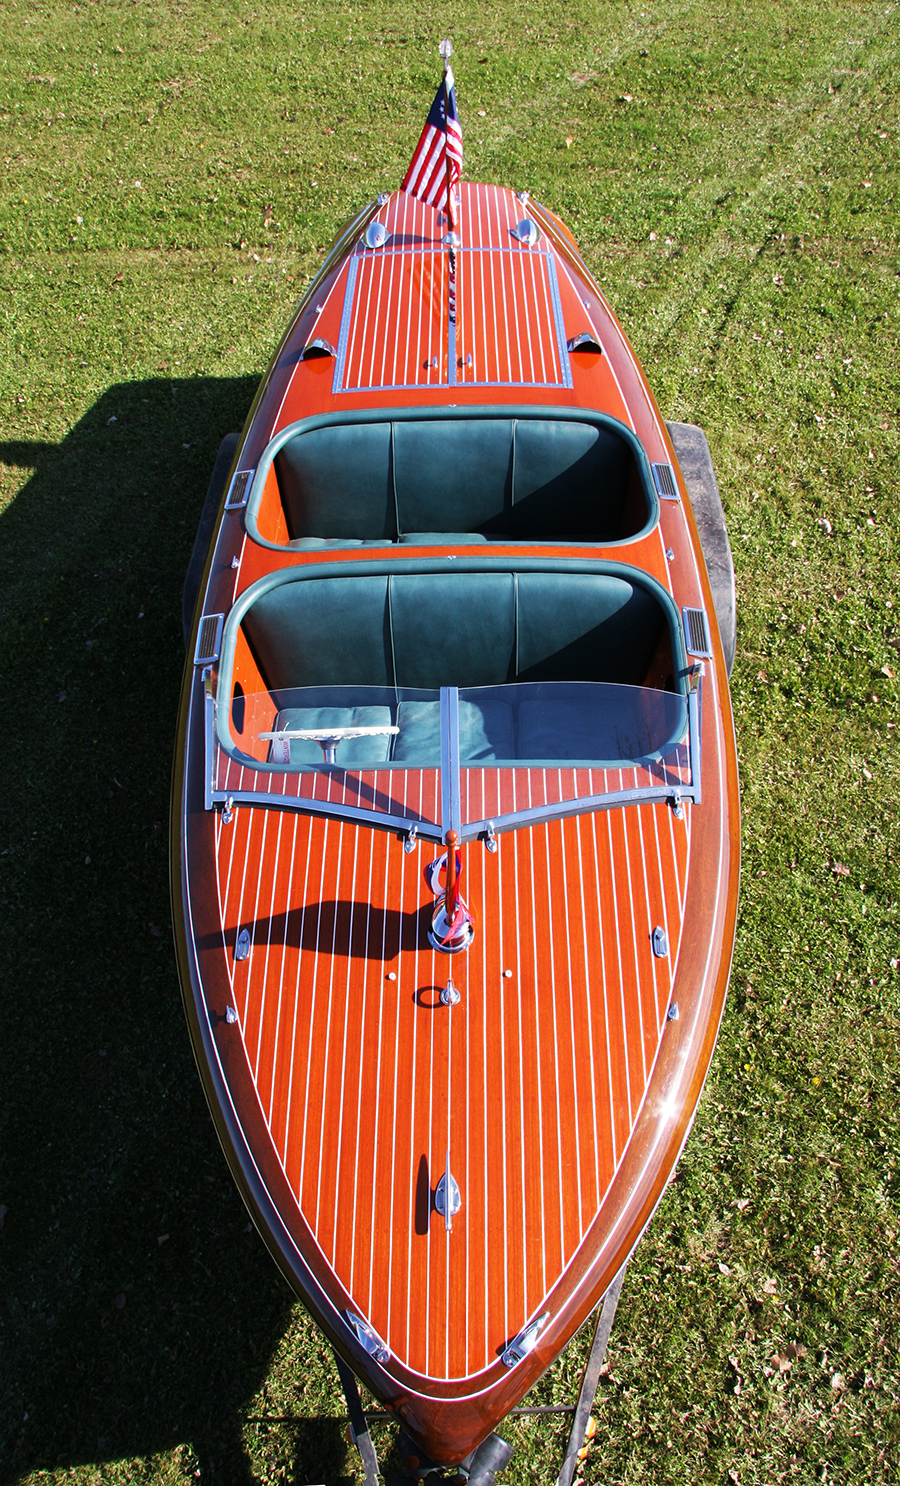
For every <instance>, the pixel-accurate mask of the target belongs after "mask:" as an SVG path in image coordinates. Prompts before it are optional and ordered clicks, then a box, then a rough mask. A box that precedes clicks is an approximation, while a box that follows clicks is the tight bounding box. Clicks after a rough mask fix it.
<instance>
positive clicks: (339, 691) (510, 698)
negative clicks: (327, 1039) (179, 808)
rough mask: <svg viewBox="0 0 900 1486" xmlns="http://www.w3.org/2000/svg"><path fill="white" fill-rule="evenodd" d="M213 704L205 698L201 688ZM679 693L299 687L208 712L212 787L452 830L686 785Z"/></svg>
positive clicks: (467, 831)
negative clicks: (209, 714)
mask: <svg viewBox="0 0 900 1486" xmlns="http://www.w3.org/2000/svg"><path fill="white" fill-rule="evenodd" d="M210 703H211V705H212V707H213V709H215V703H214V702H212V699H211V698H210ZM692 713H693V706H692V701H691V698H690V697H689V696H683V695H681V694H679V693H673V692H667V691H657V690H654V689H651V688H649V687H640V686H619V685H613V684H609V683H601V682H531V683H529V682H524V683H516V684H511V685H508V686H489V687H474V688H465V689H459V690H457V688H455V687H444V688H441V689H440V690H413V689H404V688H394V687H390V688H384V687H364V686H362V687H300V688H293V689H290V690H282V691H264V692H257V693H252V694H249V695H244V694H243V693H241V692H240V688H239V687H238V688H235V693H234V695H233V696H232V699H231V705H230V708H228V709H225V708H221V707H220V708H218V712H217V715H216V716H215V717H214V718H213V717H211V718H210V724H211V726H210V727H209V728H208V744H209V747H210V750H211V752H212V753H213V755H214V756H213V757H212V758H211V759H210V765H211V768H210V775H209V777H210V779H211V782H212V798H213V799H217V800H219V799H222V800H224V799H226V798H233V799H237V798H240V799H245V798H246V799H247V800H248V801H249V802H251V803H259V804H263V803H275V802H276V801H277V802H278V803H280V804H282V805H289V804H291V803H293V804H294V805H295V807H297V808H301V809H303V808H306V809H313V810H318V809H319V808H320V807H321V809H322V813H327V814H338V815H343V816H344V817H345V818H353V819H356V818H360V815H361V814H363V815H365V816H368V817H372V816H374V817H377V819H375V820H373V821H372V823H373V824H382V825H400V826H402V827H405V828H408V827H409V826H410V825H411V824H416V826H417V827H418V828H421V829H422V833H423V834H427V835H429V836H432V835H433V836H435V837H436V838H437V837H442V836H443V835H444V834H445V833H446V830H447V829H448V828H450V827H449V826H448V821H450V822H451V823H452V828H453V829H458V830H460V831H461V832H462V834H463V836H464V837H471V836H473V835H477V834H479V833H482V832H484V831H486V830H488V829H489V827H491V828H495V829H502V828H503V827H504V826H506V825H511V824H515V823H519V822H521V821H524V820H533V819H549V818H552V817H553V816H555V815H560V814H567V813H572V810H573V809H579V808H580V809H593V808H599V807H600V805H602V804H604V803H610V804H613V803H625V802H626V800H627V799H633V798H643V797H645V796H650V797H654V796H655V797H659V796H665V795H670V796H671V795H672V794H673V793H678V794H683V793H692V792H693V790H692V773H693V771H692V769H691V753H692V749H691V741H692V735H693V734H694V732H695V729H694V727H693V726H692V723H691V716H692Z"/></svg>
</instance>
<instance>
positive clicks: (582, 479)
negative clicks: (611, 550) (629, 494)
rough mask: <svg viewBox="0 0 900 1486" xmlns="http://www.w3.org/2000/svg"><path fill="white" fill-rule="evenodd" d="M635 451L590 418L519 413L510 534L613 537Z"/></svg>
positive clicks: (523, 536)
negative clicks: (586, 420)
mask: <svg viewBox="0 0 900 1486" xmlns="http://www.w3.org/2000/svg"><path fill="white" fill-rule="evenodd" d="M633 462H634V457H633V455H632V453H631V451H630V449H629V448H628V445H627V444H626V443H625V442H624V440H623V439H620V438H618V437H617V436H616V435H615V434H614V433H611V432H610V431H609V430H608V429H605V428H599V427H597V426H596V425H594V424H591V423H568V422H555V421H552V420H550V419H536V420H535V421H534V422H532V421H531V420H526V419H520V420H519V421H518V422H517V423H516V465H515V477H514V480H513V506H512V513H511V524H510V527H509V530H510V534H511V535H512V536H514V537H517V538H518V539H519V540H524V539H527V538H529V537H530V538H532V539H534V540H535V541H546V539H547V538H548V537H550V536H567V535H571V536H582V537H584V538H585V540H589V541H590V540H592V541H597V540H603V539H604V538H605V539H607V540H612V539H614V538H615V537H616V536H618V535H620V533H621V526H622V509H623V505H624V501H625V492H626V490H627V488H628V474H629V467H630V465H632V464H633Z"/></svg>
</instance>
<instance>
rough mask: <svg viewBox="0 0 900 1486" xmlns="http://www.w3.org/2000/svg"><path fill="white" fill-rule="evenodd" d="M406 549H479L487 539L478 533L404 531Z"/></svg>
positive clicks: (402, 540) (402, 539)
mask: <svg viewBox="0 0 900 1486" xmlns="http://www.w3.org/2000/svg"><path fill="white" fill-rule="evenodd" d="M400 541H401V542H402V543H403V544H404V546H406V547H480V546H482V545H483V544H484V543H485V542H486V541H487V537H486V536H485V535H484V534H483V533H482V532H480V531H405V532H404V533H403V536H402V537H401V538H400Z"/></svg>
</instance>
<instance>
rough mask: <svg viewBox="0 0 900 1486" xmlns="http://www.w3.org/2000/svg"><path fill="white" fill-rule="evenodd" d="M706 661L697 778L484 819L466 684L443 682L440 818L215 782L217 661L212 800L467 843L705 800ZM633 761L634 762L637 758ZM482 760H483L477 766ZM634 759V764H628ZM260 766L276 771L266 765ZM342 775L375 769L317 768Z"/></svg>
mask: <svg viewBox="0 0 900 1486" xmlns="http://www.w3.org/2000/svg"><path fill="white" fill-rule="evenodd" d="M704 674H705V668H704V666H703V663H702V662H699V663H695V664H694V665H693V666H691V667H690V668H689V671H688V691H687V695H686V698H685V700H686V702H687V709H688V726H687V742H688V759H689V764H690V781H689V782H688V783H684V782H681V781H679V782H678V783H664V784H659V785H649V786H648V785H644V786H640V787H638V788H635V789H623V790H612V791H608V792H606V793H604V794H599V795H580V796H577V797H575V798H573V799H565V800H557V801H552V802H547V803H545V804H542V805H536V806H533V807H530V808H528V809H525V810H516V811H513V812H510V813H507V814H504V815H496V816H493V817H490V818H485V819H483V820H477V821H463V819H462V807H461V789H460V774H461V771H462V768H463V767H473V766H463V765H461V763H460V748H459V688H457V687H454V686H442V687H441V689H440V708H441V724H440V726H441V765H440V803H441V810H440V814H441V820H440V823H437V822H435V821H431V820H427V819H423V818H422V817H420V816H412V815H394V814H391V813H389V812H387V811H383V810H375V809H373V808H370V807H369V808H366V807H362V806H359V805H349V804H346V803H341V802H338V801H336V800H320V799H311V798H309V797H305V796H300V795H286V794H280V793H275V792H269V791H265V792H263V791H259V790H243V789H234V790H224V789H216V788H215V765H216V749H217V748H218V747H219V746H220V745H219V743H218V740H217V736H216V706H217V702H216V698H215V696H214V693H213V687H212V677H211V667H209V668H206V669H204V671H203V672H202V673H201V676H202V685H203V693H204V733H205V749H204V805H205V808H206V809H207V810H212V809H214V808H215V807H216V806H217V805H218V806H222V807H223V808H227V809H229V810H230V809H231V808H232V807H233V806H236V805H244V806H247V805H249V806H253V807H256V808H269V809H272V808H274V809H279V810H296V811H297V812H298V813H300V814H304V815H316V816H325V817H328V818H330V819H337V820H343V821H347V822H348V823H350V824H354V825H367V826H369V827H371V828H373V829H377V830H386V831H390V832H392V833H397V834H400V835H403V836H409V835H410V833H412V834H413V835H414V836H415V837H416V838H418V839H421V840H429V841H437V842H446V839H447V835H448V832H450V831H456V833H457V835H458V838H459V842H460V845H462V844H463V843H465V842H469V841H477V840H479V839H482V840H488V839H490V838H492V837H493V836H495V835H499V834H500V833H501V832H503V831H511V830H517V829H519V828H520V827H525V826H532V825H538V824H542V823H543V822H545V821H552V820H563V819H565V818H567V817H569V816H572V815H589V814H591V813H593V812H595V811H601V810H615V809H620V808H622V807H623V806H626V805H635V804H648V803H654V802H658V801H663V802H666V803H668V804H669V805H671V806H672V807H673V808H675V809H676V810H678V809H679V808H680V806H681V804H682V802H683V801H685V800H690V801H692V803H693V804H695V805H699V804H700V803H701V800H702V787H701V776H702V770H701V753H700V746H701V745H700V738H701V723H702V697H703V676H704ZM632 766H633V764H632ZM474 767H477V766H474ZM626 767H627V765H626ZM258 772H260V773H263V772H267V773H268V772H271V771H270V770H267V769H266V768H265V766H264V765H260V766H259V770H258ZM315 772H316V773H318V774H328V775H332V776H337V777H341V776H343V775H349V776H351V777H355V776H356V775H357V774H359V773H368V772H371V771H370V770H358V769H343V768H341V766H340V765H339V764H333V765H324V764H323V766H322V767H321V768H320V769H317V770H316V771H315Z"/></svg>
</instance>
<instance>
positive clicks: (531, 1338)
mask: <svg viewBox="0 0 900 1486" xmlns="http://www.w3.org/2000/svg"><path fill="white" fill-rule="evenodd" d="M549 1320H550V1312H549V1311H544V1314H543V1315H542V1316H538V1317H537V1319H536V1320H534V1321H529V1323H528V1325H527V1326H524V1327H523V1328H522V1330H521V1331H520V1332H519V1334H518V1336H514V1337H513V1339H512V1341H511V1342H510V1344H509V1346H508V1347H507V1348H506V1351H505V1352H504V1353H503V1356H502V1357H501V1358H500V1361H501V1362H502V1363H504V1365H505V1366H506V1367H515V1365H516V1363H517V1362H521V1361H522V1358H523V1357H527V1356H528V1353H529V1352H533V1351H534V1349H535V1347H536V1346H537V1344H538V1338H539V1336H540V1334H541V1332H542V1331H543V1329H544V1327H545V1326H546V1324H547V1322H548V1321H549Z"/></svg>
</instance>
